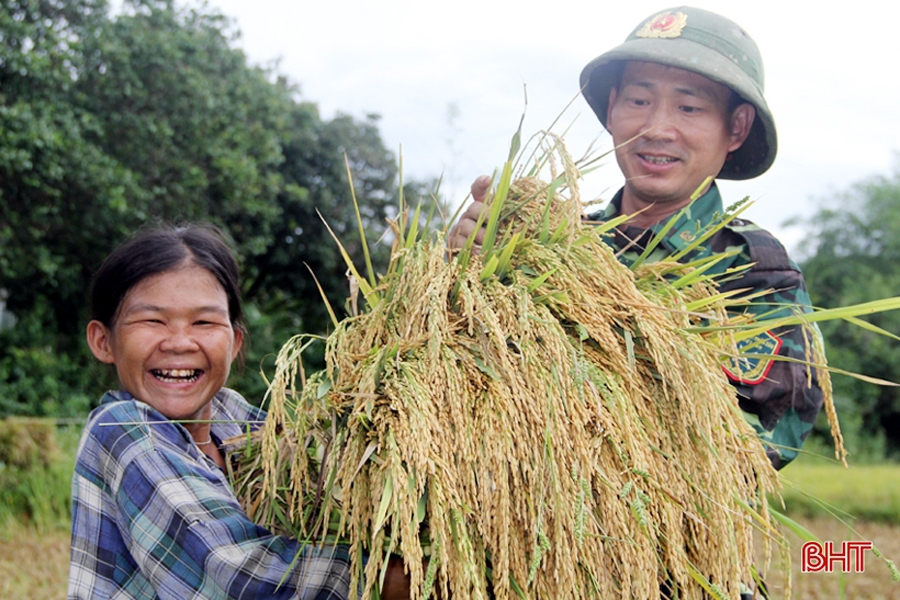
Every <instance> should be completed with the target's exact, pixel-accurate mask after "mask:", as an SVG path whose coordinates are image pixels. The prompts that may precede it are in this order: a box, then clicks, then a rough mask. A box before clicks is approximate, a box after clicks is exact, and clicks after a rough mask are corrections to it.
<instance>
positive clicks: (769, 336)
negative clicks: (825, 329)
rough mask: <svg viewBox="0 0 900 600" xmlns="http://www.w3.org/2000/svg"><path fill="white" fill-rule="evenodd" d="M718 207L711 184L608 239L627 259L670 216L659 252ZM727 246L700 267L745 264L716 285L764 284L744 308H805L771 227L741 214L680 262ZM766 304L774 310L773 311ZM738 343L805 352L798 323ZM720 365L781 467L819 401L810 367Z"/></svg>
mask: <svg viewBox="0 0 900 600" xmlns="http://www.w3.org/2000/svg"><path fill="white" fill-rule="evenodd" d="M621 199H622V192H621V191H620V192H619V193H618V194H616V196H615V197H614V198H613V200H612V202H611V203H610V204H609V206H607V207H606V209H605V210H603V211H600V212H598V213H594V214H592V215H589V216H588V217H587V218H588V219H589V220H592V221H606V220H609V219H611V218H612V217H615V216H617V215H618V214H619V210H620V207H621ZM723 212H724V211H723V207H722V199H721V196H720V195H719V190H718V188H717V187H716V185H715V184H713V185H712V186H711V187H710V189H709V191H708V192H706V194H704V195H703V196H701V197H700V198H698V199H697V200H695V201H694V202H693V203H691V204H690V206H688V208H687V210H686V212H685V213H684V214H679V213H676V214H675V215H674V216H672V217H670V218H669V219H667V220H665V221H663V222H661V223H657V224H656V225H654V226H653V227H651V228H650V229H641V228H639V227H633V226H632V227H627V226H626V227H624V230H623V231H620V230H616V233H615V234H614V236H612V237H611V238H610V239H609V240H608V243H609V244H610V245H611V246H612V247H613V248H615V249H616V250H621V249H623V248H627V250H625V251H624V252H623V253H622V254H621V255H620V258H619V259H620V260H621V261H622V262H623V263H624V264H626V265H631V264H632V263H633V262H634V260H635V259H636V258H637V257H638V256H639V255H640V254H641V253H642V252H643V249H644V245H645V244H646V243H647V242H649V241H650V240H651V239H652V238H653V237H654V236H655V235H656V233H657V232H658V231H659V230H660V229H662V227H663V226H665V224H666V223H667V222H668V221H669V220H671V219H678V221H677V222H676V223H675V225H674V226H673V227H672V228H671V229H670V230H669V232H668V233H667V235H666V237H665V239H664V240H663V241H662V242H661V243H660V244H659V245H658V246H657V247H656V248H655V249H654V251H653V253H652V254H651V255H650V257H649V260H662V259H664V258H666V257H667V256H669V255H670V254H672V253H674V252H676V251H678V250H681V249H683V248H684V247H685V246H687V245H688V244H690V243H691V242H692V241H693V240H694V239H695V236H696V235H697V233H698V231H700V230H702V229H703V228H705V227H707V226H708V225H710V224H711V223H712V222H713V221H715V220H717V219H718V218H719V217H721V215H722V214H723ZM633 241H634V243H633ZM735 249H738V250H739V251H738V253H737V254H734V255H733V256H730V257H727V258H725V259H724V260H721V261H719V262H718V263H717V264H715V265H714V266H713V267H712V268H711V269H710V270H709V271H707V272H708V273H711V274H722V273H724V272H725V271H726V270H728V269H730V268H733V267H740V266H742V265H747V264H750V263H753V265H752V266H751V267H750V269H749V270H748V271H745V272H744V273H742V274H741V276H739V277H732V278H731V279H730V280H726V281H723V282H721V283H720V286H719V288H720V290H722V291H729V290H737V289H740V290H744V289H746V292H742V293H741V295H746V294H752V293H757V292H760V291H766V292H767V293H766V295H765V296H763V297H760V298H757V299H754V300H753V301H752V302H751V304H750V305H749V307H748V309H747V311H748V312H749V313H751V314H753V315H754V316H757V317H760V316H762V315H763V314H766V315H767V317H769V318H771V317H778V316H787V315H789V314H790V311H792V310H803V311H805V312H809V311H810V310H811V309H810V300H809V296H808V295H807V292H806V285H805V284H804V282H803V274H802V273H801V272H800V269H799V268H798V267H797V265H796V264H794V262H793V261H792V260H791V259H790V258H789V257H788V255H787V252H786V251H785V249H784V247H783V246H782V245H781V243H780V242H779V241H778V240H777V239H775V237H773V236H772V234H770V233H769V232H767V231H765V230H763V229H760V228H759V227H758V226H756V225H754V224H753V223H751V222H749V221H745V220H743V219H734V220H732V221H731V222H730V223H729V224H728V225H727V226H725V227H723V228H722V229H720V230H719V231H718V232H716V233H715V234H714V235H713V236H712V237H711V238H710V239H709V240H707V242H706V243H705V244H704V245H703V246H701V247H700V248H699V249H697V250H695V251H694V252H693V253H692V254H690V255H688V256H687V257H685V258H684V262H686V261H689V260H693V259H698V258H702V257H705V256H710V255H712V254H714V253H719V252H724V251H726V250H735ZM773 290H774V291H773ZM773 310H776V311H777V312H775V313H773ZM744 344H746V345H753V346H752V350H750V352H753V353H758V354H778V355H781V356H786V357H789V358H794V359H798V360H800V361H803V360H809V344H810V340H809V339H808V333H805V332H804V331H803V330H802V329H801V328H800V327H791V328H782V329H780V330H773V331H770V332H767V333H765V334H763V335H761V336H758V337H757V338H755V339H754V340H750V341H748V342H745V343H744ZM725 372H726V374H727V375H728V378H729V381H730V382H731V384H732V385H733V386H734V388H735V391H736V392H737V396H738V402H739V404H740V407H741V409H742V410H743V411H744V416H745V417H746V419H747V421H748V422H749V423H750V424H751V425H752V426H753V428H754V429H756V431H757V433H758V434H759V436H760V438H761V439H762V440H763V442H764V443H766V448H767V454H768V456H769V459H770V460H771V461H772V464H773V465H774V466H775V468H776V469H780V468H782V467H783V466H785V465H786V464H787V463H788V462H790V461H791V460H793V459H794V458H795V457H796V456H797V449H799V448H800V446H801V444H802V443H803V440H804V439H805V438H806V436H807V435H808V434H809V432H810V430H811V429H812V426H813V423H814V422H815V420H816V416H817V415H818V414H819V410H820V409H821V408H822V390H821V389H820V387H819V384H818V380H817V378H816V375H815V370H811V369H808V368H807V366H806V365H804V364H801V363H795V362H787V361H782V360H759V359H750V360H742V361H741V362H740V364H734V365H731V366H729V367H728V368H726V369H725Z"/></svg>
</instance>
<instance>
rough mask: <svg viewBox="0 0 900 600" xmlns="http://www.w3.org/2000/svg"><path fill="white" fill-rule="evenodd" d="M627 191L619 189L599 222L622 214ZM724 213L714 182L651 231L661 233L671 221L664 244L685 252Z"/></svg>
mask: <svg viewBox="0 0 900 600" xmlns="http://www.w3.org/2000/svg"><path fill="white" fill-rule="evenodd" d="M624 189H625V188H622V189H620V190H619V191H618V192H617V193H616V195H615V196H613V199H612V200H611V201H610V203H609V205H608V206H607V207H606V209H605V210H604V211H603V212H602V214H601V215H599V217H600V218H599V220H602V221H608V220H610V219H612V218H613V217H616V216H618V215H619V214H620V212H621V210H622V196H623V194H624ZM722 213H723V210H722V196H721V195H720V194H719V188H718V186H717V185H716V183H715V182H713V183H712V184H711V185H710V186H709V189H708V190H707V191H706V193H704V194H703V195H702V196H700V197H699V198H697V199H696V200H694V201H693V202H691V203H690V204H688V205H687V206H686V207H685V208H683V209H682V210H680V211H678V212H676V213H675V214H674V215H672V216H670V217H669V218H667V219H664V220H663V221H660V222H659V223H657V224H655V225H653V226H652V227H650V228H649V230H650V231H652V232H653V233H654V234H655V233H658V232H659V231H661V230H662V229H663V228H664V227H665V226H666V225H667V224H668V223H669V222H670V221H674V222H673V224H672V228H671V229H670V230H669V231H668V233H667V234H666V238H665V240H663V242H662V243H663V244H665V245H666V246H668V248H669V249H670V250H672V251H677V250H682V249H684V248H685V247H687V246H688V245H690V244H691V243H692V242H694V240H696V239H697V235H698V232H700V231H702V230H703V229H704V228H706V227H707V226H708V225H710V224H711V223H713V222H714V221H715V220H717V219H718V218H720V217H721V215H722ZM626 227H627V223H626Z"/></svg>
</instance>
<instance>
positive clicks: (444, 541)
mask: <svg viewBox="0 0 900 600" xmlns="http://www.w3.org/2000/svg"><path fill="white" fill-rule="evenodd" d="M564 163H565V161H564ZM565 164H567V171H568V173H567V174H568V175H569V177H568V180H569V185H568V193H569V195H568V196H564V195H563V194H561V193H559V192H557V193H554V190H555V187H556V185H550V186H548V185H547V184H544V183H542V182H541V181H539V180H537V179H535V178H521V179H520V180H518V181H516V182H515V184H514V185H513V186H512V187H511V188H510V190H509V194H508V195H506V194H505V191H506V186H507V185H508V184H509V181H510V179H511V168H510V166H509V165H507V169H506V170H505V171H504V173H503V175H502V176H501V179H500V183H499V185H498V197H497V198H496V199H495V200H494V203H493V204H492V206H493V207H494V211H493V213H492V215H491V216H490V217H488V232H489V233H488V236H487V238H486V242H485V246H484V248H482V250H481V254H479V255H477V256H476V255H475V254H470V253H469V249H468V248H467V249H465V250H463V251H462V252H460V253H458V254H454V255H453V256H451V257H450V258H449V259H448V257H447V251H446V249H445V248H444V246H443V241H442V238H441V236H434V237H430V238H425V239H412V238H411V237H410V236H409V235H408V226H407V225H406V224H405V223H403V222H401V223H396V224H394V233H395V236H396V240H397V242H396V243H395V247H394V251H393V253H392V262H391V266H390V268H389V270H388V272H387V274H386V275H384V276H383V277H382V278H381V279H380V280H379V281H378V282H374V281H372V282H371V283H372V285H370V286H369V285H366V281H365V280H362V281H361V284H362V292H363V294H364V296H365V299H366V304H367V309H366V310H365V311H363V312H362V314H360V315H358V316H352V317H350V318H347V319H345V320H343V321H341V322H340V323H338V324H337V327H336V330H335V331H334V333H332V334H331V335H330V336H329V337H328V339H327V341H326V358H327V368H326V369H325V370H324V371H322V372H317V373H314V374H312V375H310V376H307V374H306V373H305V372H304V371H303V366H302V358H301V355H302V350H303V348H304V347H305V345H306V344H308V343H309V342H310V338H309V337H308V336H297V337H295V338H294V339H293V340H291V341H290V342H289V343H288V344H286V345H285V346H284V348H282V350H281V352H280V354H279V357H278V360H277V364H278V372H277V374H276V378H275V380H274V381H273V383H272V387H271V389H270V392H271V397H270V407H269V419H268V421H267V423H266V425H265V427H264V432H263V436H262V441H261V442H259V443H255V444H251V445H250V446H249V447H248V448H246V449H245V451H244V453H243V455H242V456H241V457H240V460H241V462H240V463H239V464H238V465H237V466H236V471H235V473H234V478H235V481H236V489H237V492H238V496H239V497H240V498H242V501H243V503H244V505H245V507H246V508H247V510H248V513H249V514H250V515H251V517H253V518H255V519H257V520H258V521H260V522H262V523H263V524H264V525H266V526H268V527H271V528H273V529H275V530H277V531H280V532H285V533H289V534H291V535H294V536H297V537H299V538H300V539H306V540H310V541H311V542H313V543H317V542H320V541H335V540H340V541H343V542H345V543H348V544H350V546H351V556H352V561H353V576H354V579H355V580H356V579H357V578H359V580H361V581H363V582H364V585H365V589H366V593H367V594H373V593H375V592H376V590H377V589H378V588H379V587H380V586H379V585H378V581H379V576H380V574H381V572H382V567H383V564H384V558H385V556H386V555H387V554H388V553H390V552H395V553H399V554H402V555H403V557H404V558H405V560H406V563H407V566H408V568H409V571H410V575H411V578H412V584H413V585H412V593H413V597H414V598H423V597H428V596H430V595H432V594H434V593H438V594H439V595H440V596H441V597H453V598H454V599H468V598H488V597H489V593H492V594H493V595H494V596H495V597H496V598H500V599H506V598H510V597H516V596H525V597H528V598H547V599H550V598H554V599H555V598H587V597H602V598H653V597H659V594H660V589H662V588H668V589H673V590H677V592H678V594H679V597H681V598H700V597H709V596H712V597H727V598H735V597H737V595H738V585H739V583H740V582H741V581H742V580H744V581H746V580H747V578H748V577H749V573H750V572H751V564H753V544H754V535H756V536H757V537H759V536H764V537H768V536H772V537H773V538H775V539H776V540H779V541H780V539H781V537H780V535H779V534H778V533H777V531H776V529H775V528H773V527H772V526H771V524H770V522H769V514H768V511H767V503H766V495H767V494H769V493H777V488H778V479H777V474H776V472H775V471H774V470H773V469H772V467H771V466H770V463H769V461H768V459H767V458H766V455H765V453H764V450H763V448H762V446H761V444H760V442H759V440H758V439H757V437H756V435H755V433H754V432H753V430H752V429H751V428H750V426H749V425H748V424H747V423H746V422H745V420H744V419H743V418H742V415H741V413H740V411H739V409H738V408H737V405H736V402H735V397H734V392H733V389H732V388H731V386H729V385H728V383H727V381H726V379H725V377H724V375H723V373H722V369H721V361H722V360H723V357H727V356H733V355H734V353H735V350H734V342H733V340H732V339H731V338H730V337H729V336H728V335H724V334H710V335H699V334H697V333H691V332H690V329H691V327H693V326H695V325H698V324H700V323H708V322H710V321H714V322H725V321H727V317H726V313H725V308H726V306H727V302H728V300H727V299H724V298H720V297H717V296H716V295H715V289H714V286H713V285H712V284H711V283H710V282H709V281H706V280H704V279H703V278H699V279H691V276H690V272H691V269H689V268H685V267H684V266H681V265H677V264H675V263H666V264H660V263H657V264H654V265H648V266H644V267H642V268H640V269H639V270H638V271H637V272H632V271H631V270H629V269H627V268H625V267H623V266H622V265H620V263H619V262H618V261H617V259H616V257H615V255H614V254H613V253H612V251H611V250H610V249H609V247H607V246H606V245H605V244H604V243H603V241H602V232H603V229H602V228H600V227H595V226H591V225H585V224H582V222H581V219H580V215H581V213H582V207H581V204H580V201H579V199H578V195H577V188H576V187H575V186H574V180H573V175H574V174H573V169H572V167H571V165H570V164H568V163H565ZM554 179H555V176H554ZM560 179H563V178H562V177H561V178H560ZM498 202H502V205H500V206H498V204H497V203H498ZM504 212H505V214H503V213H504ZM610 226H614V224H612V225H609V226H607V228H609V227H610ZM495 234H496V237H494V235H495ZM695 266H696V265H695ZM689 280H690V282H689ZM821 377H824V378H827V373H822V374H821ZM298 384H299V385H300V386H301V388H300V389H297V387H296V386H297V385H298ZM364 553H368V554H369V555H370V556H369V559H368V561H367V563H366V564H365V567H364V566H363V554H364ZM489 590H490V591H489ZM448 595H449V596H448ZM373 597H374V596H373Z"/></svg>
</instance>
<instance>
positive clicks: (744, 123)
mask: <svg viewBox="0 0 900 600" xmlns="http://www.w3.org/2000/svg"><path fill="white" fill-rule="evenodd" d="M754 119H756V108H755V107H754V106H753V105H752V104H750V103H748V102H744V103H743V104H741V105H739V106H738V107H737V108H735V109H734V111H732V113H731V123H729V128H730V132H731V142H730V143H729V144H728V151H729V152H734V151H735V150H737V149H738V148H740V147H741V146H742V145H743V143H744V141H746V139H747V136H748V135H750V129H751V128H752V127H753V121H754Z"/></svg>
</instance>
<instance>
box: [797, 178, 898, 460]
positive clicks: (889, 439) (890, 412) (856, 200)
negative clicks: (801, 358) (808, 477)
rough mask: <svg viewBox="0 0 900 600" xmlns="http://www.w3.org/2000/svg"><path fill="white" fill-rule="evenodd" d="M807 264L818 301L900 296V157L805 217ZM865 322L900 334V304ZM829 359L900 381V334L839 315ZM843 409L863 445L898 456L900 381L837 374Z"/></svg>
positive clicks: (827, 329)
mask: <svg viewBox="0 0 900 600" xmlns="http://www.w3.org/2000/svg"><path fill="white" fill-rule="evenodd" d="M806 226H807V235H806V238H805V240H804V242H803V244H802V248H803V249H804V254H805V256H806V258H805V260H804V261H803V264H802V267H803V272H804V275H805V276H806V281H807V284H808V286H809V289H810V296H811V298H812V301H813V303H814V304H815V305H816V306H820V307H823V308H833V307H839V306H849V305H853V304H860V303H863V302H868V301H871V300H878V299H881V298H889V297H893V296H897V295H900V162H898V164H897V165H896V166H895V167H894V170H893V173H891V174H889V175H878V176H873V177H871V178H869V179H866V180H864V181H860V182H858V183H856V184H854V185H853V186H851V187H850V188H849V189H847V190H845V191H843V192H841V193H839V194H837V195H835V197H834V198H833V199H832V201H831V202H826V204H825V205H824V206H823V207H822V208H821V209H820V210H819V211H818V212H817V213H816V214H815V215H813V216H812V217H811V218H810V219H808V220H807V221H806ZM865 320H866V321H868V322H870V323H872V324H873V325H876V326H877V327H880V328H882V329H884V330H886V331H888V332H892V333H893V334H898V333H900V313H898V312H897V311H891V312H884V313H878V314H875V315H872V316H870V317H868V318H866V319H865ZM821 328H822V332H823V334H824V336H825V340H826V346H827V353H828V360H829V363H830V364H832V365H834V366H836V367H838V368H840V369H843V370H845V371H850V372H853V373H860V374H864V375H868V376H872V377H878V378H881V379H884V380H887V381H890V382H895V383H900V341H898V339H893V338H891V337H889V336H885V335H880V334H878V333H874V332H872V331H870V330H867V329H864V328H862V327H859V326H856V325H853V324H850V323H846V322H841V321H834V322H827V323H823V324H822V325H821ZM833 382H834V388H835V400H836V402H837V404H838V414H839V415H840V416H841V419H842V423H844V424H845V429H847V430H848V431H850V432H851V435H852V436H854V437H855V438H856V439H851V446H850V447H851V450H853V447H852V443H856V444H857V446H858V447H859V448H860V449H861V450H865V451H867V452H870V453H874V454H880V453H882V452H884V451H886V452H887V453H888V454H889V455H893V456H895V457H897V456H900V388H898V387H896V386H879V385H873V384H871V383H867V382H864V381H860V380H858V379H853V378H849V377H842V376H835V377H834V379H833Z"/></svg>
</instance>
